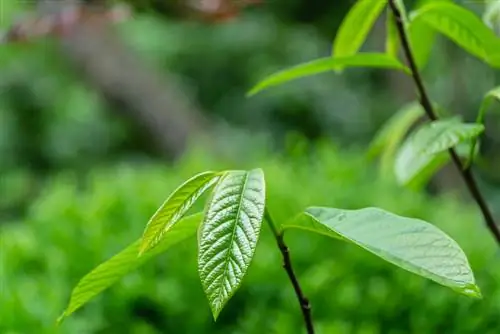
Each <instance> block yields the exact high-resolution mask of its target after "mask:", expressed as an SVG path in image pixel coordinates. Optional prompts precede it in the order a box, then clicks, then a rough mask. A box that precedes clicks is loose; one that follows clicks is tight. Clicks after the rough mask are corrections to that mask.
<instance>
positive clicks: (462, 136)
mask: <svg viewBox="0 0 500 334" xmlns="http://www.w3.org/2000/svg"><path fill="white" fill-rule="evenodd" d="M483 130H484V127H483V126H482V125H478V124H464V123H461V122H460V121H459V120H458V119H449V120H442V121H436V122H431V123H427V124H424V125H423V126H421V127H419V128H418V129H417V130H415V131H414V132H413V133H412V134H411V135H410V137H409V138H408V139H407V140H406V141H405V142H404V144H403V145H402V146H401V148H400V149H399V150H398V153H397V154H396V160H395V164H394V172H395V174H396V179H397V181H398V183H400V184H401V185H405V186H407V187H410V188H415V189H416V188H419V187H421V186H422V185H423V184H424V183H425V182H427V181H428V179H429V178H430V177H431V176H432V175H433V174H434V173H435V172H436V171H437V170H438V169H439V168H441V167H442V166H443V165H444V164H445V163H446V162H447V161H448V158H449V156H448V154H447V152H446V150H447V149H449V148H451V147H454V146H456V145H458V144H460V143H467V142H468V141H469V140H470V139H472V138H474V137H475V136H477V135H478V134H479V133H481V132H482V131H483Z"/></svg>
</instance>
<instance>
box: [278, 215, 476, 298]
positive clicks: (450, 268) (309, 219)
mask: <svg viewBox="0 0 500 334" xmlns="http://www.w3.org/2000/svg"><path fill="white" fill-rule="evenodd" d="M283 228H284V229H285V230H286V229H289V228H299V229H305V230H308V231H313V232H317V233H319V234H323V235H326V236H330V237H334V238H342V239H343V240H345V241H349V242H352V243H353V244H355V245H357V246H359V247H361V248H363V249H365V250H367V251H369V252H371V253H373V254H375V255H377V256H378V257H380V258H382V259H384V260H386V261H388V262H390V263H392V264H394V265H396V266H398V267H400V268H403V269H405V270H408V271H410V272H412V273H414V274H417V275H420V276H423V277H425V278H428V279H430V280H433V281H435V282H437V283H439V284H442V285H444V286H447V287H450V288H452V289H453V290H455V291H457V292H460V293H462V294H465V295H467V296H470V297H481V293H480V290H479V287H478V286H477V285H476V283H475V279H474V274H473V272H472V269H471V267H470V265H469V262H468V260H467V257H466V255H465V254H464V252H463V251H462V249H461V248H460V246H459V245H458V244H457V243H456V242H455V241H454V240H453V239H452V238H451V237H449V236H448V235H446V234H445V233H444V232H443V231H441V230H440V229H438V228H437V227H436V226H434V225H432V224H429V223H427V222H425V221H422V220H420V219H415V218H407V217H402V216H398V215H395V214H393V213H390V212H387V211H384V210H382V209H378V208H365V209H360V210H341V209H333V208H324V207H311V208H308V209H307V210H306V211H305V213H304V215H303V216H299V217H298V218H297V219H295V220H294V221H292V222H291V224H287V225H285V226H283Z"/></svg>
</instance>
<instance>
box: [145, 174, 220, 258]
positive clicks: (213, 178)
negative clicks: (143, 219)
mask: <svg viewBox="0 0 500 334" xmlns="http://www.w3.org/2000/svg"><path fill="white" fill-rule="evenodd" d="M219 175H220V174H218V173H215V172H204V173H200V174H198V175H195V176H193V177H192V178H190V179H189V180H187V181H186V182H184V183H183V184H182V185H181V186H179V187H178V188H177V189H176V190H174V192H173V193H172V194H171V195H170V196H169V197H168V198H167V200H166V201H165V202H164V203H163V204H162V205H161V206H160V208H159V209H158V210H157V211H156V213H155V214H154V215H153V217H151V219H150V220H149V222H148V224H147V226H146V229H145V230H144V234H143V236H142V242H141V247H140V254H142V253H144V252H145V251H147V250H148V249H151V248H153V247H154V246H156V245H157V244H158V243H159V242H160V241H161V239H162V238H163V237H164V236H165V234H166V233H167V231H168V230H169V229H171V228H172V227H173V226H174V225H175V224H176V223H177V222H178V221H179V220H180V219H181V218H182V217H183V216H184V215H185V214H186V213H187V212H188V211H189V209H190V208H191V207H192V206H193V204H194V203H195V202H196V200H197V199H198V198H199V197H200V196H201V195H203V193H204V192H205V191H206V190H207V189H208V188H210V187H211V186H212V185H214V184H215V182H217V179H218V177H219Z"/></svg>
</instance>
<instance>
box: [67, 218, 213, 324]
mask: <svg viewBox="0 0 500 334" xmlns="http://www.w3.org/2000/svg"><path fill="white" fill-rule="evenodd" d="M202 218H203V214H202V213H197V214H194V215H190V216H187V217H185V218H183V219H182V220H181V221H180V222H179V224H176V225H175V226H174V227H172V229H170V231H169V233H168V234H166V235H165V237H164V238H163V239H162V240H161V241H160V243H159V244H158V245H157V247H155V248H153V249H150V250H148V251H146V252H145V253H144V254H143V255H142V256H140V257H138V256H137V254H138V252H139V246H140V244H141V240H140V239H139V240H137V241H135V242H134V243H133V244H131V245H129V246H128V247H127V248H125V249H123V250H122V251H121V252H119V253H118V254H116V255H114V256H113V257H112V258H110V259H109V260H107V261H106V262H103V263H102V264H100V265H99V266H97V267H96V268H95V269H93V270H92V271H91V272H89V273H88V274H87V275H85V276H84V277H83V278H82V279H81V280H80V281H79V282H78V284H77V285H76V287H75V288H74V289H73V291H72V292H71V298H70V301H69V303H68V306H67V308H66V310H65V311H64V313H63V314H62V315H61V317H60V318H59V320H58V322H61V321H62V320H63V319H64V318H65V317H68V316H69V315H71V314H72V313H73V312H75V311H76V310H78V309H79V308H80V307H82V306H83V305H85V304H86V303H88V302H89V301H90V300H91V299H93V298H94V297H95V296H97V295H98V294H100V293H101V292H103V291H104V290H106V289H107V288H109V287H110V286H112V285H113V284H114V283H116V282H117V281H118V280H119V279H121V278H122V277H123V276H125V275H126V274H128V273H129V272H131V271H133V270H135V269H137V268H139V267H140V266H142V265H143V264H144V263H145V262H147V261H148V260H150V259H151V258H153V257H155V256H157V255H158V254H161V253H163V252H165V251H166V250H168V249H169V248H170V247H172V246H174V245H176V244H178V243H180V242H181V241H184V240H186V239H187V238H189V237H192V236H194V235H195V233H196V229H197V228H198V226H199V224H200V222H201V220H202Z"/></svg>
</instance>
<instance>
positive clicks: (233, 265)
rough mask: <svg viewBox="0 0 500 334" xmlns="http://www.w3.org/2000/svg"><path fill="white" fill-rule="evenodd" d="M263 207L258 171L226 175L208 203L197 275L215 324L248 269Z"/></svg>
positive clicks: (263, 186) (263, 188)
mask: <svg viewBox="0 0 500 334" xmlns="http://www.w3.org/2000/svg"><path fill="white" fill-rule="evenodd" d="M264 206H265V181H264V173H263V172H262V170H261V169H255V170H251V171H230V172H227V173H226V174H225V175H224V176H223V177H222V178H221V179H220V180H219V182H218V183H217V185H216V186H215V189H214V191H213V194H212V198H211V199H210V201H209V202H208V205H207V209H206V215H205V219H204V220H203V223H202V225H201V227H200V232H199V241H198V242H199V250H198V251H199V253H198V273H199V275H200V279H201V283H202V286H203V290H204V291H205V294H206V295H207V298H208V301H209V304H210V307H211V309H212V314H213V316H214V319H215V320H216V319H217V317H218V316H219V313H220V311H221V310H222V308H223V307H224V305H225V304H226V303H227V301H228V300H229V299H230V298H231V297H232V296H233V294H234V293H235V292H236V290H237V289H238V287H239V286H240V284H241V282H242V280H243V277H244V276H245V274H246V271H247V269H248V267H249V265H250V262H251V260H252V258H253V255H254V252H255V247H256V246H257V241H258V239H259V234H260V228H261V223H262V219H263V215H264Z"/></svg>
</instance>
